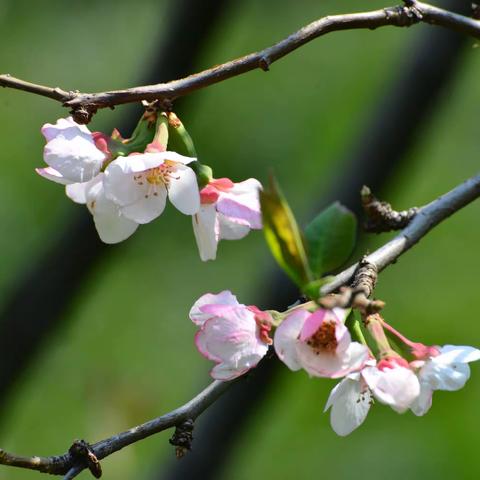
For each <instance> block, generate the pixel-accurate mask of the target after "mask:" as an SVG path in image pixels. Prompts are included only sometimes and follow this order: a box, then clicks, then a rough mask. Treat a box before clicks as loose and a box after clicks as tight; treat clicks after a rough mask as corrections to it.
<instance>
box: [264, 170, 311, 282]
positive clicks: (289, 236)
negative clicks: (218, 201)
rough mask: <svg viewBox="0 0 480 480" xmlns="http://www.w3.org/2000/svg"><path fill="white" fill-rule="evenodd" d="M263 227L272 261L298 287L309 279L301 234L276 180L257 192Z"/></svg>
mask: <svg viewBox="0 0 480 480" xmlns="http://www.w3.org/2000/svg"><path fill="white" fill-rule="evenodd" d="M260 204H261V208H262V217H263V230H264V232H265V238H266V240H267V244H268V246H269V248H270V251H271V252H272V254H273V256H274V258H275V260H276V261H277V262H278V264H279V265H280V266H281V267H282V268H283V270H285V272H286V273H287V274H288V275H289V276H290V278H291V279H292V280H293V281H294V282H295V283H296V284H297V285H298V286H299V287H300V288H302V287H303V285H305V284H306V283H308V282H309V281H310V280H312V278H311V273H310V269H309V267H308V261H307V255H306V253H305V247H304V245H303V241H302V235H301V233H300V230H299V228H298V225H297V222H296V221H295V217H294V216H293V213H292V211H291V210H290V207H289V205H288V203H287V201H286V200H285V198H284V196H283V195H282V193H281V191H280V189H279V187H278V185H277V183H276V181H275V180H274V179H273V178H270V185H269V188H268V189H265V190H263V191H261V192H260Z"/></svg>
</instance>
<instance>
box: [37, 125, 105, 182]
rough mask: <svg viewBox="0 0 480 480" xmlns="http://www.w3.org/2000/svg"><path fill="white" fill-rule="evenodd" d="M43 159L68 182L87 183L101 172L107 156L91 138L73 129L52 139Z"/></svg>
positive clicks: (46, 147)
mask: <svg viewBox="0 0 480 480" xmlns="http://www.w3.org/2000/svg"><path fill="white" fill-rule="evenodd" d="M67 134H68V135H67ZM43 158H44V160H45V163H47V164H48V165H49V166H51V167H52V168H54V169H55V170H57V171H58V172H60V174H61V175H62V176H63V177H65V178H67V179H68V180H70V181H72V182H87V181H89V180H91V179H92V178H93V177H95V176H96V175H97V174H98V173H99V172H100V169H101V167H102V164H103V161H104V160H105V158H106V156H105V154H104V153H103V152H101V151H100V150H99V149H98V148H97V147H96V146H95V143H94V141H93V139H92V137H91V136H89V135H86V134H85V133H83V132H81V131H80V130H78V129H76V128H73V129H67V130H65V131H62V132H61V134H59V135H57V136H56V137H54V138H52V139H51V140H50V141H49V142H48V143H47V144H46V145H45V148H44V150H43Z"/></svg>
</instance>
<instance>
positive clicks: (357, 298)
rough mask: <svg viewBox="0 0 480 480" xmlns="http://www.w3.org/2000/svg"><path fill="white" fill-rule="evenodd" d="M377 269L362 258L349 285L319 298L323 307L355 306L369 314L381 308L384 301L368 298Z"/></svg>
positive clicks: (375, 280)
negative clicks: (336, 292)
mask: <svg viewBox="0 0 480 480" xmlns="http://www.w3.org/2000/svg"><path fill="white" fill-rule="evenodd" d="M377 277H378V269H377V266H376V265H374V264H373V263H370V262H368V261H367V260H366V259H365V258H363V259H362V260H361V261H360V263H359V264H358V267H357V270H356V271H355V275H354V277H353V281H352V284H351V286H349V287H341V288H340V291H339V293H338V294H334V295H327V296H326V297H323V298H321V299H320V305H321V306H322V307H323V308H329V309H332V308H335V307H340V308H357V309H358V310H360V311H361V312H362V313H365V314H367V315H368V314H371V313H376V312H379V311H380V310H382V308H383V307H384V306H385V302H383V301H381V300H370V299H369V298H368V297H370V296H371V295H372V294H373V290H374V289H375V285H376V283H377Z"/></svg>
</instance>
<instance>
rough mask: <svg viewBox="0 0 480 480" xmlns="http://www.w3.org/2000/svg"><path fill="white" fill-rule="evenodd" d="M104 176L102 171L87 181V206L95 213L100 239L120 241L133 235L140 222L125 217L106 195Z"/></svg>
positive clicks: (111, 241)
mask: <svg viewBox="0 0 480 480" xmlns="http://www.w3.org/2000/svg"><path fill="white" fill-rule="evenodd" d="M103 178H104V174H103V173H101V174H99V175H97V176H96V177H95V178H94V179H93V180H92V181H90V182H88V183H87V186H86V188H85V197H86V201H87V207H88V209H89V210H90V212H91V213H92V215H93V220H94V222H95V227H96V228H97V232H98V236H99V237H100V239H101V240H102V241H103V242H105V243H118V242H121V241H123V240H125V239H126V238H128V237H129V236H130V235H132V234H133V233H134V232H135V230H136V229H137V227H138V224H137V223H136V222H133V221H131V220H128V219H126V218H125V217H123V216H122V215H121V213H120V211H119V209H118V207H117V205H115V204H114V203H113V202H112V201H111V200H109V199H107V198H106V197H105V191H104V188H103Z"/></svg>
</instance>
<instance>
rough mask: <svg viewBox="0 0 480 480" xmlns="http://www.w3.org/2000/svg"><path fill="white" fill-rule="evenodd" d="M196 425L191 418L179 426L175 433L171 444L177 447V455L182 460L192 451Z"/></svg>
mask: <svg viewBox="0 0 480 480" xmlns="http://www.w3.org/2000/svg"><path fill="white" fill-rule="evenodd" d="M193 428H194V423H193V420H192V419H191V418H189V419H188V420H185V421H184V422H183V423H181V424H180V425H177V426H176V428H175V432H174V434H173V435H172V438H170V440H169V442H170V444H171V445H173V446H174V447H175V455H176V457H177V458H182V457H183V456H184V455H185V454H186V453H187V452H188V451H189V450H191V449H192V441H193Z"/></svg>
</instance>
